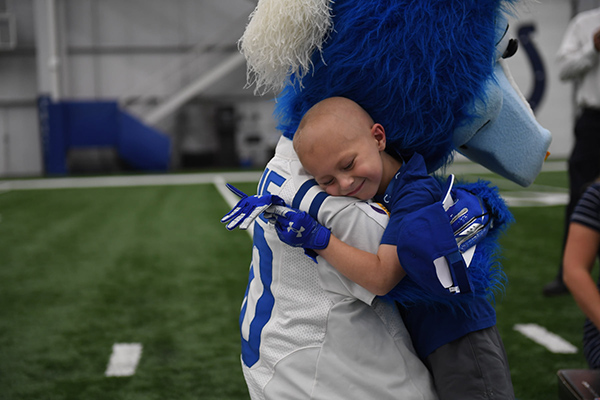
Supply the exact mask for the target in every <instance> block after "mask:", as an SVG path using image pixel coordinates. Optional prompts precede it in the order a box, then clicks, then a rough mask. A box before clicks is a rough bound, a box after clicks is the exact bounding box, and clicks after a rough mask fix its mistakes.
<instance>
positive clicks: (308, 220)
mask: <svg viewBox="0 0 600 400" xmlns="http://www.w3.org/2000/svg"><path fill="white" fill-rule="evenodd" d="M267 218H269V219H270V220H271V221H272V222H274V223H275V229H276V230H277V236H279V239H280V240H281V241H282V242H284V243H286V244H288V245H290V246H293V247H303V248H305V249H324V248H326V247H327V246H328V245H329V238H330V236H331V231H330V230H329V229H327V228H325V227H324V226H323V225H321V224H319V223H318V222H317V221H316V220H315V219H314V218H313V217H311V216H310V214H308V213H306V212H304V211H299V210H295V209H292V208H288V207H273V212H272V213H270V214H268V215H267Z"/></svg>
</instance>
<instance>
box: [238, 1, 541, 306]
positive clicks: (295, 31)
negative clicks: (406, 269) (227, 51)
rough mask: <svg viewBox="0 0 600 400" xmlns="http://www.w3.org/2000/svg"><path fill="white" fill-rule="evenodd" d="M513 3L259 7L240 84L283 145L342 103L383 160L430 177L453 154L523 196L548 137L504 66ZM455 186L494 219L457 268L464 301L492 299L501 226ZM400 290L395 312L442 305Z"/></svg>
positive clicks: (490, 201) (488, 196)
mask: <svg viewBox="0 0 600 400" xmlns="http://www.w3.org/2000/svg"><path fill="white" fill-rule="evenodd" d="M515 2H516V0H505V1H500V0H427V1H414V0H338V1H331V0H298V1H283V0H261V1H259V2H258V5H257V7H256V9H255V10H254V12H253V13H252V15H251V17H250V22H249V24H248V26H247V27H246V31H245V33H244V35H243V37H242V38H241V39H240V48H241V51H242V53H243V54H244V55H245V57H246V59H247V65H248V82H249V83H250V84H255V85H256V91H257V92H259V93H263V94H264V93H266V92H270V91H272V92H277V93H279V94H278V96H277V99H276V108H275V114H276V116H277V118H278V121H279V125H278V128H279V129H280V130H281V131H282V132H283V135H284V136H286V137H288V138H290V139H291V138H293V135H294V132H295V131H296V129H297V127H298V124H299V122H300V120H301V118H302V116H303V115H304V114H305V113H306V112H307V111H308V110H309V109H310V108H311V107H312V106H313V105H314V104H316V103H318V102H319V101H321V100H323V99H325V98H328V97H333V96H342V97H347V98H349V99H351V100H354V101H355V102H357V103H358V104H360V105H361V106H362V107H363V108H364V109H365V110H366V111H367V112H368V113H369V114H370V115H371V116H372V117H373V119H374V120H375V121H377V122H379V123H381V124H382V125H383V126H384V127H387V128H388V130H389V133H388V136H387V141H388V145H387V146H388V149H391V151H393V152H396V153H397V154H400V155H404V154H412V153H414V152H417V153H419V154H421V155H422V156H423V158H424V159H425V162H426V165H427V169H428V172H430V173H432V172H435V171H437V170H439V169H442V170H443V167H445V166H447V165H448V164H449V163H451V162H452V158H453V154H454V151H457V152H459V153H461V154H463V155H464V156H466V157H467V158H469V159H470V160H472V161H474V162H477V163H479V164H481V165H482V166H484V167H486V168H488V169H490V170H491V171H493V172H496V173H498V174H500V175H502V176H504V177H506V178H507V179H510V180H511V181H513V182H516V183H518V184H520V185H522V186H528V185H530V184H531V183H532V182H533V181H534V179H535V177H536V176H537V175H538V174H539V172H540V170H541V168H542V164H543V162H544V160H545V158H546V157H547V154H548V153H547V150H548V148H549V146H550V141H551V136H550V132H548V131H547V130H546V129H544V128H543V127H541V126H540V125H539V124H538V122H537V121H536V119H535V117H534V115H533V111H532V110H531V108H530V107H529V105H528V103H527V101H526V100H525V98H524V97H523V95H522V94H521V92H520V90H519V88H518V87H517V86H516V84H515V82H514V80H513V79H512V76H511V74H510V71H509V69H508V66H507V65H506V61H505V58H508V57H510V56H512V55H513V54H514V53H515V51H516V50H517V47H518V44H517V42H516V40H513V39H511V38H510V37H509V35H508V28H509V27H508V20H507V15H508V13H509V12H510V9H511V8H512V7H513V5H514V3H515ZM388 151H389V150H388ZM457 186H459V187H463V188H464V189H467V190H469V191H471V192H474V193H476V194H477V195H478V196H480V197H482V198H484V200H485V201H486V204H487V206H488V208H489V209H490V210H489V211H490V212H491V214H492V215H493V217H494V222H493V227H492V229H490V231H489V232H488V238H486V239H485V240H483V241H482V243H481V245H480V246H479V250H478V252H477V253H476V254H475V258H474V259H473V261H472V264H471V266H470V267H469V268H470V272H469V278H470V279H471V281H472V283H473V286H474V294H475V295H482V296H489V295H493V290H490V289H491V288H502V287H503V282H504V280H505V277H504V274H503V273H502V271H501V269H500V268H498V267H499V266H498V264H497V263H496V262H495V261H494V255H495V254H496V253H497V238H498V234H499V233H500V232H501V231H503V230H504V229H505V228H506V226H507V224H508V222H510V221H511V219H512V217H511V215H510V212H509V211H508V210H507V208H506V206H505V204H504V202H503V201H502V199H501V198H500V196H499V195H498V194H497V191H496V190H495V189H494V188H490V187H488V185H487V183H486V182H479V183H475V184H472V183H471V184H459V185H457ZM405 281H406V282H401V284H400V285H399V286H398V287H397V288H396V290H394V291H392V292H391V293H390V294H389V297H391V298H393V299H394V300H396V301H399V302H401V303H403V304H405V305H408V304H412V303H413V302H414V301H421V302H422V301H430V300H431V301H433V302H437V301H442V302H444V301H446V300H445V299H444V298H439V297H436V296H434V295H433V294H432V293H430V294H429V295H426V296H423V291H422V290H421V289H419V287H418V285H413V284H411V282H410V280H405ZM453 301H458V302H464V303H466V302H468V301H469V300H468V298H467V297H466V296H462V297H456V298H455V300H453Z"/></svg>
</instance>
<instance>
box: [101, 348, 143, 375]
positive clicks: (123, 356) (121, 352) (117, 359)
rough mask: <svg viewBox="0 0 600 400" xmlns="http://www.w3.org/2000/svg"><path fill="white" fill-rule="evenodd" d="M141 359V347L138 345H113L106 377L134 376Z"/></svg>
mask: <svg viewBox="0 0 600 400" xmlns="http://www.w3.org/2000/svg"><path fill="white" fill-rule="evenodd" d="M141 357H142V345H141V344H140V343H115V344H113V348H112V354H111V355H110V360H109V362H108V366H107V367H106V372H105V373H104V375H106V376H109V377H110V376H132V375H134V374H135V370H136V369H137V366H138V363H139V362H140V358H141Z"/></svg>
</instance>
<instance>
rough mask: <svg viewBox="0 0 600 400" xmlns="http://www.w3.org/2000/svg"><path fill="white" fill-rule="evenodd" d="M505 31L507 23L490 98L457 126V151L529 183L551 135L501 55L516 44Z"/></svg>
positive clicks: (491, 80) (487, 94) (542, 160)
mask: <svg viewBox="0 0 600 400" xmlns="http://www.w3.org/2000/svg"><path fill="white" fill-rule="evenodd" d="M500 26H503V27H505V26H507V24H506V23H505V22H504V24H502V25H500ZM506 31H507V30H506V29H504V28H503V29H502V32H503V33H502V35H501V38H500V40H499V41H498V43H499V44H498V52H499V57H498V62H497V64H496V67H495V69H494V76H493V78H492V79H490V80H489V82H488V84H487V85H488V89H487V90H486V92H485V93H486V96H487V97H486V101H485V103H484V102H482V101H479V100H478V101H476V102H475V105H474V110H473V114H474V115H476V116H477V117H476V118H474V119H472V120H470V121H469V123H468V124H467V125H463V126H460V127H459V128H457V129H456V130H455V131H454V136H453V141H454V146H455V147H456V149H457V150H458V152H459V153H461V154H463V155H464V156H466V157H467V158H469V159H470V160H472V161H474V162H476V163H478V164H481V165H483V166H484V167H486V168H488V169H489V170H491V171H493V172H495V173H497V174H499V175H502V176H503V177H505V178H507V179H510V180H511V181H513V182H515V183H518V184H519V185H521V186H529V185H531V184H532V183H533V181H534V180H535V178H536V177H537V175H538V174H539V173H540V171H541V170H542V164H543V163H544V161H545V159H546V157H547V152H548V148H549V147H550V142H551V141H552V136H551V134H550V132H549V131H548V130H547V129H544V128H543V127H542V126H541V125H540V124H539V123H538V122H537V120H536V119H535V116H534V114H533V111H532V110H531V107H530V106H529V104H528V103H527V100H526V99H525V97H524V96H523V94H522V93H521V91H520V90H519V88H518V86H517V85H516V83H515V81H514V79H513V78H512V75H511V73H510V70H509V69H508V65H506V61H505V60H503V59H502V58H501V55H503V54H506V52H507V51H509V50H510V47H511V46H514V42H510V40H508V39H506V38H505V36H506V35H505V33H506ZM509 52H512V53H513V54H514V51H512V50H510V51H509Z"/></svg>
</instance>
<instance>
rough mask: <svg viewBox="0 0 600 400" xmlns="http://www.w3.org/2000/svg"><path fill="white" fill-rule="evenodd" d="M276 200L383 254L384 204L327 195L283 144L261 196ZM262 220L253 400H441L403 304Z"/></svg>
mask: <svg viewBox="0 0 600 400" xmlns="http://www.w3.org/2000/svg"><path fill="white" fill-rule="evenodd" d="M267 192H268V193H272V194H277V195H279V196H280V197H282V198H283V199H284V200H285V201H286V203H287V204H290V205H292V206H293V207H296V208H300V209H303V210H305V211H307V212H309V213H310V214H312V215H313V216H315V217H318V220H319V221H320V222H321V223H322V224H323V225H325V226H327V227H328V228H330V229H332V232H333V233H334V234H335V235H336V236H337V237H338V238H340V239H341V240H343V241H345V242H347V243H349V244H351V245H353V246H355V247H358V248H361V249H363V250H367V251H371V252H375V251H376V250H377V248H378V246H379V240H380V238H381V236H382V234H383V231H384V229H385V226H386V224H387V219H388V217H387V214H386V213H385V212H384V211H383V210H382V208H381V207H380V206H378V205H377V204H375V203H371V202H364V201H358V200H356V199H350V198H344V197H333V196H328V195H327V194H326V193H325V192H323V191H322V190H321V189H320V188H319V187H318V186H317V184H316V182H315V181H314V180H313V179H312V177H311V176H309V175H307V173H306V172H305V171H304V170H303V169H302V165H301V164H300V162H299V160H298V158H297V156H296V154H295V152H294V150H293V146H292V141H291V140H289V139H286V138H282V139H281V140H280V142H279V144H278V146H277V150H276V154H275V157H274V158H273V159H272V160H271V161H270V162H269V164H268V165H267V167H266V169H265V172H264V174H263V176H262V178H261V180H260V182H259V185H258V193H260V194H265V193H267ZM256 221H257V222H256V223H255V224H254V227H253V229H254V246H253V254H252V265H251V268H250V274H249V275H250V276H249V283H248V288H247V290H246V296H245V298H244V302H243V304H242V310H241V315H240V330H241V335H242V368H243V371H244V377H245V379H246V382H247V384H248V389H249V392H250V396H251V398H252V399H253V400H258V399H273V400H281V399H286V400H292V399H326V400H336V399H340V400H342V399H343V400H351V399H361V400H364V399H377V400H385V399H405V400H410V399H437V396H436V394H435V392H434V389H433V383H432V380H431V377H430V375H429V372H428V371H427V369H426V368H425V366H424V365H423V364H422V362H421V361H420V360H419V359H418V358H417V356H416V355H415V352H414V349H413V347H412V344H411V341H410V337H409V335H408V332H407V330H406V328H405V326H404V323H403V322H402V319H401V318H400V316H399V313H398V311H397V310H396V307H395V306H394V305H392V304H388V303H384V302H383V301H381V300H380V299H378V298H376V297H375V295H373V294H372V293H370V292H369V291H367V290H366V289H364V288H362V287H361V286H359V285H357V284H355V283H354V282H352V281H350V280H348V279H346V278H345V277H344V276H342V275H340V274H339V273H338V272H337V270H335V269H334V268H333V267H332V266H331V265H330V264H328V263H327V262H325V261H324V260H323V259H322V258H321V257H318V265H317V264H316V263H315V262H313V261H312V260H311V259H310V258H308V257H307V256H306V255H305V254H304V250H303V249H301V248H293V247H290V246H287V245H285V244H283V243H282V242H280V241H279V238H278V237H277V234H276V232H275V229H274V228H273V226H270V225H269V224H268V223H267V222H266V221H265V220H263V219H261V218H258V219H257V220H256Z"/></svg>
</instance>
